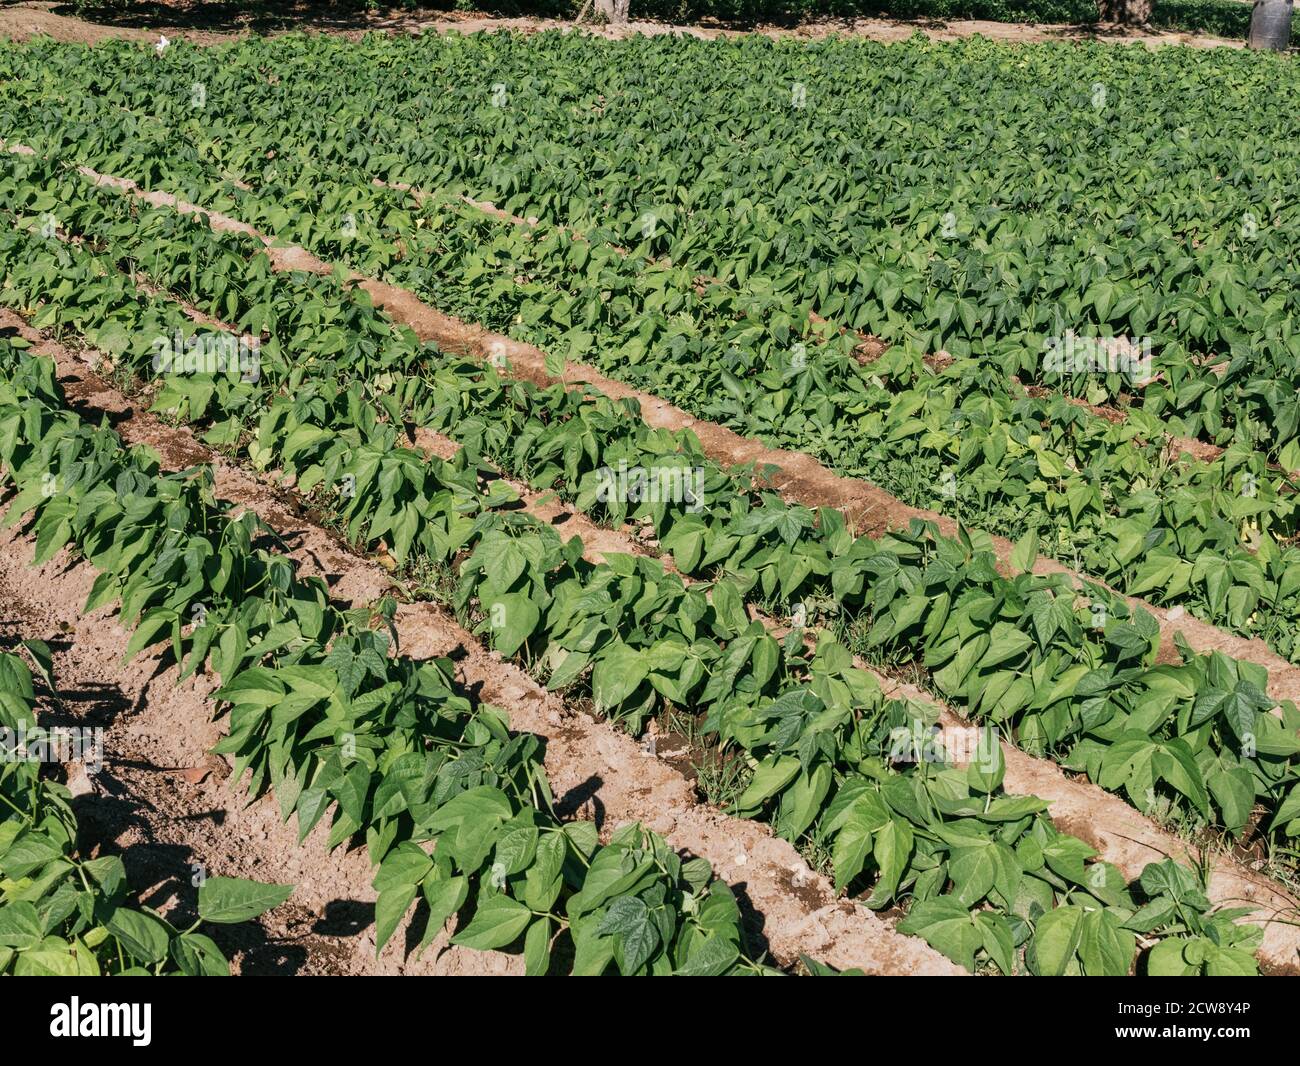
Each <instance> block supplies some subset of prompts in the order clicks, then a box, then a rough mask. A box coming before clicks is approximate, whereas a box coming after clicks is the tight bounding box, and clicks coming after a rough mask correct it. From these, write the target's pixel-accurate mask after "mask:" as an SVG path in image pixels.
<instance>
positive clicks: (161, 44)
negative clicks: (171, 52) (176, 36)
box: [153, 33, 171, 55]
mask: <svg viewBox="0 0 1300 1066" xmlns="http://www.w3.org/2000/svg"><path fill="white" fill-rule="evenodd" d="M169 44H171V41H169V40H167V38H166V37H164V36H163V35H162V34H161V33H160V34H158V43H157V44H156V45H154V46H153V50H154V51H155V52H157V53H158V54H159V55H162V54H163V50H164V49H166V47H167V46H168V45H169Z"/></svg>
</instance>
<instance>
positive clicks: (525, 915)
mask: <svg viewBox="0 0 1300 1066" xmlns="http://www.w3.org/2000/svg"><path fill="white" fill-rule="evenodd" d="M532 917H533V915H532V912H531V911H530V910H529V909H528V908H527V907H525V906H524V905H523V904H522V903H519V902H516V901H515V900H513V899H511V898H510V897H509V896H488V897H487V898H486V899H484V900H481V901H480V902H479V905H478V910H476V911H475V912H474V920H473V921H471V922H470V923H469V925H467V926H466V927H465V928H464V929H462V930H461V931H460V932H459V933H457V934H456V935H455V936H454V937H452V938H451V942H452V943H453V944H463V945H464V946H465V947H467V948H475V949H477V950H479V951H491V950H492V949H494V948H503V947H505V946H506V945H507V944H511V943H513V942H514V941H515V940H518V939H519V934H520V933H522V932H523V931H524V930H525V929H526V928H527V927H528V923H529V922H530V921H531V920H532Z"/></svg>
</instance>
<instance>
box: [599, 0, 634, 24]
mask: <svg viewBox="0 0 1300 1066" xmlns="http://www.w3.org/2000/svg"><path fill="white" fill-rule="evenodd" d="M630 3H631V0H596V13H597V14H598V15H600V16H601V17H603V18H604V20H605V21H606V22H608V23H610V24H611V25H614V26H619V25H622V24H623V23H625V22H627V9H628V5H629V4H630Z"/></svg>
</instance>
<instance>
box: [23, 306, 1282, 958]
mask: <svg viewBox="0 0 1300 1066" xmlns="http://www.w3.org/2000/svg"><path fill="white" fill-rule="evenodd" d="M182 305H183V306H185V308H186V311H187V313H188V314H190V315H191V316H194V315H199V314H201V313H200V312H198V311H197V310H195V309H193V308H192V307H190V306H189V305H186V304H184V303H183V302H182ZM15 317H16V316H15ZM207 322H208V324H209V325H212V326H215V327H218V328H226V329H228V326H227V325H226V324H225V323H222V322H220V321H219V320H216V319H211V318H207ZM47 350H48V346H47ZM56 354H59V353H56ZM62 357H63V359H64V361H65V362H66V353H62ZM61 369H62V366H61ZM159 430H160V434H159V437H160V438H161V437H164V436H166V437H170V434H171V432H172V431H169V430H166V429H165V428H164V427H159ZM412 444H414V445H415V446H416V447H418V448H420V449H422V450H424V451H425V452H426V454H431V455H437V456H439V457H441V458H450V457H451V456H452V455H454V454H455V453H456V452H457V451H458V450H459V447H460V446H459V445H458V444H457V443H456V442H455V441H453V440H452V439H450V438H448V437H446V436H444V435H442V434H439V433H435V432H433V431H430V430H427V429H422V428H418V429H416V430H415V434H414V438H413V440H412ZM186 454H187V455H188V453H186ZM210 460H211V457H210V456H205V457H204V458H203V459H202V460H200V459H199V458H198V457H197V456H196V455H189V456H188V458H186V459H185V460H184V461H186V462H196V461H205V462H206V461H210ZM502 481H503V482H504V483H506V484H508V485H509V486H510V487H511V488H512V489H513V490H514V491H515V493H516V494H517V495H518V496H519V498H520V501H521V503H522V505H523V509H524V510H525V511H526V512H527V513H529V514H531V515H532V516H533V517H534V518H536V519H538V520H539V521H541V522H543V523H545V524H548V525H550V526H551V527H552V528H553V529H555V530H556V532H558V533H559V534H560V535H561V536H564V537H568V536H577V537H579V538H580V539H581V540H582V542H583V545H584V552H583V554H584V556H585V557H586V558H588V559H589V560H590V561H592V562H600V561H601V559H602V558H603V557H604V555H606V554H609V553H616V552H617V553H623V554H640V555H649V554H652V553H651V552H650V551H649V550H648V548H647V545H646V544H644V543H643V542H641V541H639V540H637V539H636V538H634V537H632V536H630V535H629V533H628V531H627V528H626V527H624V528H623V529H621V530H620V529H612V528H608V527H604V526H599V525H597V524H596V523H594V522H592V521H591V520H590V519H589V518H588V517H587V516H586V515H584V514H581V513H579V512H575V511H574V510H573V509H572V508H570V507H569V506H567V505H565V504H563V503H561V502H559V501H558V500H557V499H556V498H555V496H554V494H553V493H538V492H535V491H533V490H531V489H530V488H529V487H528V486H526V485H524V484H523V483H521V482H519V481H517V480H515V479H512V478H510V477H508V476H503V477H502ZM255 488H261V486H260V484H259V483H253V484H252V485H247V486H241V488H240V492H241V495H243V494H244V493H247V492H248V491H250V490H253V489H255ZM257 510H258V511H259V513H261V514H262V515H263V517H267V501H262V502H261V503H259V504H258V505H257ZM289 517H291V516H288V515H286V516H285V518H289ZM276 524H279V523H276ZM316 557H317V558H320V553H319V552H317V553H316ZM661 562H663V563H664V565H665V566H666V567H667V568H668V569H670V570H673V571H674V572H675V571H676V568H675V566H674V565H673V563H672V558H671V555H668V556H663V557H661ZM375 576H376V578H378V577H379V574H378V572H376V573H375ZM683 579H684V580H686V581H687V582H691V581H692V579H690V578H686V577H684V578H683ZM379 584H382V582H381V581H380V582H378V583H377V585H376V587H373V588H367V589H366V590H365V591H364V592H361V593H360V594H354V595H353V596H352V597H351V598H352V599H353V600H355V601H357V602H366V601H367V600H368V599H372V598H374V596H376V595H378V594H379V593H380V591H381V588H380V587H378V586H379ZM751 615H752V616H754V617H757V618H758V619H759V620H760V621H762V622H763V623H764V624H765V625H767V626H768V627H769V629H771V630H772V631H773V633H774V635H776V636H777V637H778V638H780V637H783V636H784V630H782V629H781V628H780V627H778V626H777V625H776V624H775V623H774V622H773V621H772V620H771V619H769V618H766V617H764V616H762V615H759V614H757V612H755V611H752V610H751ZM435 628H437V627H436V626H435ZM457 628H458V627H457ZM452 635H453V636H454V637H455V638H456V639H457V640H460V641H461V644H462V645H463V643H465V642H466V639H465V638H464V635H463V634H461V633H459V632H456V633H453V634H452ZM408 651H409V649H408ZM445 653H446V652H445V651H442V652H436V654H445ZM855 661H856V665H858V666H859V667H861V668H862V669H865V670H867V671H869V672H870V673H871V674H872V675H873V676H874V677H875V678H876V680H877V681H878V683H879V684H880V685H881V687H882V689H883V690H884V691H885V692H886V693H887V694H888V695H889V696H893V697H898V698H905V699H910V700H913V701H915V702H918V703H922V704H926V705H931V706H937V707H938V708H939V711H940V725H941V726H943V727H944V728H948V729H964V728H968V727H969V722H968V721H967V720H966V719H965V718H963V717H962V716H961V715H960V714H958V713H957V712H955V711H954V710H952V709H951V708H950V707H948V706H947V705H946V704H944V703H942V702H940V701H938V700H936V699H935V698H934V697H933V696H931V695H929V694H928V693H926V692H923V691H922V690H920V689H918V688H916V687H915V686H912V685H907V684H902V683H900V682H897V681H895V680H893V679H891V678H889V677H887V676H885V675H883V674H881V673H880V672H879V671H877V670H875V669H873V668H871V667H870V666H869V665H868V664H866V663H865V662H863V661H862V660H861V659H857V660H855ZM490 673H491V671H490V670H488V671H485V674H490ZM545 699H546V700H548V701H549V700H552V699H553V697H550V696H549V695H547V696H545ZM547 717H548V721H550V722H551V723H552V724H554V722H555V721H556V719H555V717H554V715H553V714H548V716H547ZM513 720H514V719H513V717H512V721H513ZM561 720H562V719H561ZM583 721H588V720H587V719H585V718H584V719H583ZM530 728H532V727H530ZM533 731H534V732H539V733H545V730H544V729H541V728H535V729H533ZM1002 749H1003V754H1004V758H1005V760H1006V781H1005V787H1006V789H1007V790H1008V792H1010V793H1018V794H1025V795H1036V796H1038V797H1040V798H1041V799H1044V800H1046V801H1048V802H1049V803H1050V805H1051V809H1050V811H1049V813H1050V815H1051V817H1052V820H1053V822H1054V823H1055V824H1056V825H1057V826H1058V827H1059V828H1060V829H1062V830H1063V831H1065V832H1068V833H1071V834H1073V835H1075V836H1078V837H1079V838H1080V839H1082V840H1085V841H1086V842H1087V843H1089V844H1090V845H1092V846H1093V847H1094V848H1095V849H1096V850H1097V852H1098V854H1099V856H1100V857H1101V858H1102V859H1103V860H1105V861H1106V862H1109V863H1112V864H1113V865H1115V866H1116V867H1117V868H1118V869H1119V870H1120V871H1121V872H1122V873H1123V875H1124V876H1125V878H1126V879H1127V880H1129V881H1133V880H1136V879H1137V877H1138V876H1139V875H1140V874H1141V872H1142V870H1143V869H1144V868H1145V867H1146V865H1147V864H1148V863H1151V862H1158V861H1160V860H1161V859H1163V858H1166V857H1170V858H1174V859H1176V860H1178V861H1180V862H1189V863H1191V864H1193V865H1195V864H1197V863H1198V862H1199V861H1200V859H1201V855H1200V853H1199V851H1198V850H1197V849H1196V848H1194V847H1192V846H1191V845H1189V844H1188V843H1187V842H1185V841H1182V840H1179V839H1178V838H1177V837H1174V836H1173V835H1171V834H1169V833H1167V832H1165V831H1164V830H1162V829H1160V828H1159V827H1157V826H1156V825H1155V824H1154V823H1153V822H1152V821H1151V820H1150V819H1149V818H1147V817H1145V816H1144V815H1142V814H1141V813H1140V812H1138V811H1137V810H1135V809H1134V808H1133V807H1132V806H1130V805H1129V804H1128V803H1126V802H1125V801H1124V800H1123V799H1121V798H1120V797H1118V796H1116V795H1114V794H1111V793H1108V792H1106V791H1104V790H1102V789H1101V788H1099V787H1097V786H1095V785H1093V784H1091V783H1089V782H1087V781H1086V780H1082V779H1076V778H1072V777H1070V776H1068V775H1067V774H1066V773H1065V772H1064V771H1063V770H1062V769H1061V768H1060V767H1059V766H1058V765H1057V764H1055V763H1053V762H1050V761H1048V760H1043V759H1038V758H1035V757H1034V756H1031V755H1028V754H1027V753H1025V752H1023V751H1021V750H1020V749H1018V748H1016V747H1015V746H1014V745H1012V744H1010V743H1007V742H1004V743H1003V744H1002ZM655 828H658V827H657V826H656V827H655ZM1209 859H1210V862H1211V865H1212V874H1211V879H1210V883H1209V886H1208V891H1209V894H1210V898H1211V899H1212V900H1214V901H1215V902H1218V903H1222V904H1225V905H1232V906H1242V905H1249V906H1252V907H1254V908H1255V915H1254V919H1255V920H1256V921H1257V922H1259V923H1260V924H1261V925H1263V926H1264V927H1265V939H1264V943H1263V945H1262V947H1261V951H1260V957H1261V959H1262V960H1263V961H1264V962H1265V964H1266V965H1267V966H1269V967H1270V968H1271V969H1273V970H1274V971H1281V970H1289V969H1290V968H1292V967H1294V966H1295V965H1296V964H1297V962H1300V927H1297V926H1296V925H1294V924H1291V922H1292V919H1294V918H1295V917H1297V916H1300V903H1297V901H1296V900H1295V899H1294V898H1292V897H1291V896H1289V895H1288V894H1286V893H1285V892H1283V891H1281V890H1280V889H1279V887H1278V885H1277V884H1276V882H1274V881H1272V880H1270V879H1269V878H1267V877H1266V876H1263V875H1255V874H1252V873H1251V872H1250V871H1247V870H1246V869H1244V868H1243V867H1242V866H1241V865H1240V864H1239V863H1237V862H1236V861H1234V860H1233V859H1232V858H1230V857H1228V856H1223V855H1220V856H1211V857H1209ZM801 876H802V875H801Z"/></svg>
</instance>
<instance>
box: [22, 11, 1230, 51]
mask: <svg viewBox="0 0 1300 1066" xmlns="http://www.w3.org/2000/svg"><path fill="white" fill-rule="evenodd" d="M205 6H207V7H210V8H213V9H217V10H218V11H220V10H221V5H215V4H213V5H202V4H183V3H155V4H136V5H132V6H131V7H130V8H128V9H127V10H125V11H123V12H120V13H113V12H96V13H89V14H87V15H85V16H84V17H77V16H76V15H75V14H74V13H73V10H72V8H71V7H70V6H68V5H66V4H61V3H50V2H40V0H36V2H32V0H27V2H21V3H16V4H11V5H8V6H6V7H5V8H3V9H0V38H9V39H11V40H17V41H24V40H28V39H30V38H31V37H34V36H36V35H38V34H44V35H47V36H50V37H53V38H54V39H55V40H56V41H64V42H70V43H80V44H98V43H99V42H101V41H105V40H112V39H123V40H136V41H150V42H153V41H156V40H157V39H158V36H159V34H164V35H165V36H166V37H167V38H168V39H169V40H185V41H189V42H190V43H191V44H197V45H215V44H223V43H226V42H228V41H232V40H237V39H239V38H241V37H245V36H248V35H249V34H250V33H259V34H261V33H269V34H275V33H286V32H290V31H306V32H308V33H328V34H333V35H337V36H341V37H345V38H349V39H353V40H355V39H357V38H359V37H360V36H361V35H362V34H364V33H373V32H383V33H390V34H419V33H424V32H426V31H434V32H437V33H448V32H458V33H477V32H480V31H488V32H491V31H496V30H509V31H513V32H517V33H538V32H542V31H545V30H561V31H565V32H568V31H575V30H576V31H577V32H581V33H588V34H592V35H595V36H600V37H605V38H608V39H612V40H617V39H620V38H624V37H629V36H632V35H634V34H645V35H647V36H654V35H659V34H665V33H675V34H684V35H690V36H694V37H702V38H717V37H728V36H736V35H738V34H741V33H746V32H753V33H760V34H763V35H765V36H769V37H796V38H801V39H807V40H817V39H821V38H825V37H830V36H837V35H838V36H847V37H862V38H867V39H870V40H875V41H884V42H890V41H905V40H907V39H908V38H909V37H911V36H912V35H913V34H915V33H923V34H925V35H926V36H927V37H929V38H930V39H931V40H935V41H956V40H961V39H963V38H966V37H972V36H974V35H976V34H979V35H980V36H982V37H986V38H988V39H990V40H994V41H1001V42H1004V43H1009V44H1022V43H1037V42H1041V41H1103V42H1107V43H1113V44H1142V45H1145V46H1146V47H1148V48H1158V47H1162V46H1165V45H1183V46H1187V47H1192V48H1241V47H1244V42H1242V41H1231V40H1224V39H1222V38H1218V37H1212V36H1209V35H1207V34H1195V33H1182V32H1176V31H1165V30H1140V29H1134V28H1131V27H1125V26H1114V25H1069V24H1045V25H1036V26H1034V25H1026V24H1024V23H1012V22H988V21H981V20H978V19H951V20H941V19H914V20H904V19H872V18H859V19H819V20H816V21H812V22H808V23H806V24H804V25H801V26H796V27H793V28H791V27H784V26H774V25H760V26H757V27H755V28H754V29H753V30H752V31H748V30H735V29H728V28H726V27H722V26H711V25H699V26H677V25H671V24H668V23H662V22H642V21H635V22H629V23H628V24H627V25H626V26H622V27H604V26H595V25H581V26H575V24H574V23H572V22H569V21H564V20H559V19H537V18H495V17H493V16H490V15H482V14H478V13H470V12H458V11H438V10H430V9H423V10H416V11H407V10H400V9H394V10H388V11H382V12H381V11H376V12H357V11H348V10H345V9H331V8H330V7H329V6H328V5H307V4H297V3H284V4H281V5H278V8H279V10H278V11H275V12H272V13H271V14H269V15H267V16H255V15H249V14H247V13H244V12H241V13H240V14H239V15H238V16H234V15H231V14H227V13H225V12H224V11H222V12H221V13H219V14H215V15H214V14H211V13H207V12H205V11H204V10H203V9H204V7H205Z"/></svg>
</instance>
